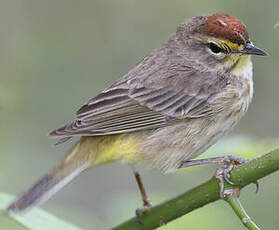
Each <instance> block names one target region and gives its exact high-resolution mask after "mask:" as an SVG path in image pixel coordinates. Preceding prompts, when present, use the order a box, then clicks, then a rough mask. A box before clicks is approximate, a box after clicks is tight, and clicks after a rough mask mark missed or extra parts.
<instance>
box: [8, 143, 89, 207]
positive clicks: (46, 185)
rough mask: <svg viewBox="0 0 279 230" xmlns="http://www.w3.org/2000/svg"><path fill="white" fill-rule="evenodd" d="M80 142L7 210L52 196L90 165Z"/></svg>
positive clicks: (43, 200)
mask: <svg viewBox="0 0 279 230" xmlns="http://www.w3.org/2000/svg"><path fill="white" fill-rule="evenodd" d="M80 145H81V144H80V142H78V143H77V144H76V145H75V146H74V147H73V148H72V149H71V150H70V152H69V153H68V154H67V155H66V157H65V158H64V159H63V160H62V161H61V163H60V164H59V165H57V167H55V168H54V169H52V170H51V171H50V172H49V173H47V174H46V175H45V176H43V177H42V178H41V179H40V180H39V181H37V182H36V183H35V184H34V185H33V186H32V187H31V188H30V189H29V190H27V191H26V192H25V193H23V194H22V195H21V196H19V197H18V198H17V199H16V200H15V201H14V202H12V203H11V204H10V205H9V207H8V208H7V211H12V212H15V211H22V210H24V209H26V208H28V207H31V206H34V205H38V204H41V203H43V202H45V201H46V200H48V199H49V198H50V197H52V196H53V195H54V194H55V193H56V192H58V191H59V190H60V189H61V188H62V187H64V186H65V185H66V184H68V183H69V182H70V181H71V180H72V179H74V178H75V177H76V176H77V175H78V174H80V173H81V172H82V171H84V170H85V169H86V168H88V167H89V166H90V162H91V161H90V159H89V158H90V157H89V156H88V154H87V155H86V154H83V153H82V152H81V151H80V149H81V148H80Z"/></svg>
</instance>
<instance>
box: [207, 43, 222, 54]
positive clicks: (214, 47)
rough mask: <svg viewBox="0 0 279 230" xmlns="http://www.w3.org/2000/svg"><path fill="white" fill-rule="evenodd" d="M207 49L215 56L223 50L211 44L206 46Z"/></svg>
mask: <svg viewBox="0 0 279 230" xmlns="http://www.w3.org/2000/svg"><path fill="white" fill-rule="evenodd" d="M207 46H208V48H209V49H210V50H211V51H212V52H213V53H215V54H218V53H220V52H223V51H224V50H223V49H222V48H221V47H220V46H218V45H217V44H215V43H213V42H209V43H208V44H207Z"/></svg>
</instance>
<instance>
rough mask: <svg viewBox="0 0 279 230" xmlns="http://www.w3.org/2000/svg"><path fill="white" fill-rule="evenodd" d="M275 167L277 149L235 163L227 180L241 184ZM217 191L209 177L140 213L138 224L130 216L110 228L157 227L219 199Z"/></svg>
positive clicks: (278, 155) (145, 229)
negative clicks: (235, 165) (238, 164)
mask: <svg viewBox="0 0 279 230" xmlns="http://www.w3.org/2000/svg"><path fill="white" fill-rule="evenodd" d="M277 170H279V149H277V150H275V151H272V152H270V153H268V154H265V155H262V156H261V157H258V158H256V159H254V160H252V161H250V162H248V163H245V164H242V165H240V166H237V167H236V168H234V169H233V170H232V172H231V174H230V175H231V177H230V180H231V181H232V182H234V183H235V184H236V185H237V186H238V187H240V188H242V187H244V186H246V185H248V184H250V183H253V182H255V181H257V180H259V179H261V178H263V177H265V176H267V175H269V174H270V173H273V172H275V171H277ZM219 191H220V187H219V182H218V180H217V179H216V178H215V177H213V178H212V179H210V180H209V181H207V182H205V183H203V184H201V185H199V186H197V187H195V188H193V189H191V190H189V191H187V192H185V193H184V194H182V195H180V196H178V197H176V198H173V199H171V200H169V201H166V202H164V203H162V204H159V205H157V206H154V207H152V208H151V209H150V210H149V211H148V212H146V213H143V215H142V216H141V218H140V219H141V223H142V224H140V223H139V222H138V221H137V219H136V218H135V217H134V218H132V219H130V220H128V221H126V222H124V223H122V224H120V225H119V226H117V227H115V228H113V229H114V230H137V229H138V230H148V229H154V228H158V227H160V226H161V225H164V224H167V223H168V222H170V221H172V220H174V219H176V218H178V217H181V216H183V215H185V214H187V213H189V212H191V211H193V210H195V209H197V208H200V207H202V206H204V205H206V204H209V203H211V202H214V201H216V200H219V199H220V195H219Z"/></svg>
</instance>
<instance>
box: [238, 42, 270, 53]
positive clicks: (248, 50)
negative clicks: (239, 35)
mask: <svg viewBox="0 0 279 230" xmlns="http://www.w3.org/2000/svg"><path fill="white" fill-rule="evenodd" d="M240 53H242V54H251V55H259V56H267V55H268V53H267V52H265V51H263V50H261V49H259V48H257V47H256V46H254V45H253V43H247V44H246V45H245V47H244V49H243V50H241V51H240Z"/></svg>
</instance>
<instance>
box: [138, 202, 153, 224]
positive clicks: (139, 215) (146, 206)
mask: <svg viewBox="0 0 279 230" xmlns="http://www.w3.org/2000/svg"><path fill="white" fill-rule="evenodd" d="M151 207H152V204H151V202H147V203H146V204H145V205H144V206H142V207H140V208H138V209H137V210H136V217H137V221H138V222H139V223H140V224H142V222H141V220H140V217H141V216H142V214H143V213H145V212H147V211H149V209H150V208H151Z"/></svg>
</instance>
